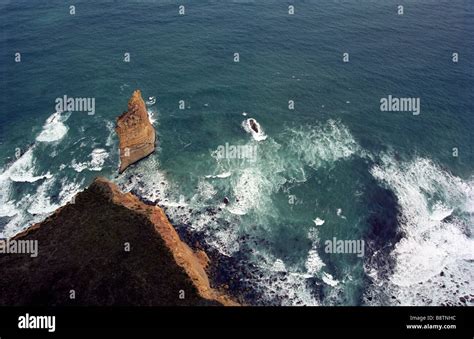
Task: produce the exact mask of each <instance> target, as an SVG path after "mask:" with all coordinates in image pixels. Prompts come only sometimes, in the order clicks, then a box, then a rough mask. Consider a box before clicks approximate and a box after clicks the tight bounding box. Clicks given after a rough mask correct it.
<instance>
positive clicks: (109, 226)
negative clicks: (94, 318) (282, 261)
mask: <svg viewBox="0 0 474 339" xmlns="http://www.w3.org/2000/svg"><path fill="white" fill-rule="evenodd" d="M9 241H10V242H12V241H17V242H18V241H23V242H25V241H37V244H38V247H37V248H38V252H37V256H36V257H31V256H30V255H29V254H0V267H1V273H2V276H1V279H0V292H1V293H0V305H1V306H14V305H18V306H34V305H42V306H58V305H63V306H70V305H80V306H119V305H135V306H180V305H181V306H185V305H216V306H219V305H237V303H235V302H234V301H232V300H231V298H229V297H228V296H227V295H226V294H225V293H224V292H222V291H219V290H216V289H215V288H212V287H211V286H210V282H209V279H208V276H207V273H206V266H207V265H208V264H209V258H208V257H207V255H206V254H205V253H204V252H203V251H194V250H192V249H191V248H190V247H188V245H186V244H185V243H184V242H183V241H181V239H180V237H179V236H178V234H177V233H176V231H175V229H174V228H173V226H172V225H171V224H170V223H169V221H168V218H167V217H166V215H165V213H164V212H163V211H162V210H161V208H160V207H158V206H153V205H147V204H145V203H144V202H142V201H140V200H139V199H138V198H137V197H136V196H134V195H133V194H131V193H122V192H121V191H120V190H119V188H118V187H117V186H116V185H115V184H113V183H111V182H109V181H108V180H106V179H104V178H97V179H96V180H95V181H94V182H93V183H92V184H91V185H90V186H89V188H87V189H86V190H85V191H83V192H81V193H79V194H78V195H76V197H75V199H74V203H69V204H67V205H65V206H63V207H61V208H59V209H58V210H57V211H56V212H55V213H54V214H53V215H51V216H49V217H48V218H47V219H46V220H44V221H43V222H41V223H39V224H36V225H33V226H31V227H30V228H28V229H27V230H26V231H24V232H22V233H20V234H18V235H17V236H15V237H14V238H12V239H9Z"/></svg>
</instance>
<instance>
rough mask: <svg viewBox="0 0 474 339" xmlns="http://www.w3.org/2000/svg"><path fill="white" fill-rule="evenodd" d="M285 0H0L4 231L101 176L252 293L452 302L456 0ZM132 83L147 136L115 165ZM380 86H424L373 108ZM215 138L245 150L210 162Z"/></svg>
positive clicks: (317, 299) (463, 15)
mask: <svg viewBox="0 0 474 339" xmlns="http://www.w3.org/2000/svg"><path fill="white" fill-rule="evenodd" d="M292 3H293V5H294V6H295V14H294V15H289V14H288V5H289V4H288V3H287V2H281V1H184V2H182V3H180V4H182V5H184V6H185V7H184V8H185V15H179V12H178V11H179V8H178V4H177V3H175V2H173V1H97V2H93V1H76V2H75V4H74V5H75V6H76V8H75V11H76V12H75V15H70V13H69V11H70V8H69V6H70V4H65V3H63V2H61V1H42V2H33V1H3V0H2V1H0V32H1V35H0V46H1V49H0V76H1V81H0V85H1V88H0V90H1V95H0V107H2V109H1V113H0V185H1V186H0V232H1V235H2V236H4V237H7V236H12V235H14V234H15V233H17V232H18V231H20V230H21V229H23V228H25V227H27V226H28V225H30V224H31V223H33V222H38V221H41V220H43V219H44V218H45V217H46V216H47V215H49V214H50V213H51V212H53V211H54V210H55V209H56V208H58V207H59V206H61V205H63V204H65V203H67V202H68V201H70V199H71V198H72V196H73V195H74V194H75V193H77V192H78V191H80V190H82V189H84V188H85V187H87V185H88V184H90V182H91V181H92V180H93V178H94V177H95V176H98V175H101V176H105V177H108V178H110V179H111V180H113V181H115V182H117V183H118V184H119V185H120V186H121V187H122V188H123V189H124V190H126V191H133V192H134V193H136V194H138V195H140V196H141V197H142V198H143V199H145V200H147V201H150V202H153V203H157V204H158V205H160V206H162V207H163V208H164V209H165V211H166V213H167V214H168V216H169V218H170V220H171V221H172V222H173V224H174V225H175V226H176V227H177V229H178V231H179V232H180V234H181V235H182V236H183V237H184V238H185V239H187V240H188V241H189V242H190V243H191V244H192V245H193V244H194V243H195V242H196V241H197V242H199V244H200V246H201V247H204V248H205V249H206V250H207V251H208V252H209V253H211V255H212V257H213V259H214V261H215V263H216V265H215V268H214V270H213V272H212V275H213V279H214V281H215V283H216V284H223V285H224V284H225V285H228V286H229V288H230V289H231V291H232V293H235V295H237V296H238V297H239V298H241V300H243V301H246V302H248V303H251V304H263V305H302V304H304V305H424V304H429V305H438V304H447V303H450V304H458V303H461V304H462V301H460V299H459V298H460V297H463V296H465V295H469V294H471V295H472V294H473V286H472V284H473V281H474V279H473V278H474V268H473V266H472V262H473V260H474V256H473V255H474V244H473V238H472V231H473V213H474V192H473V187H474V186H473V185H474V182H473V174H474V171H473V165H474V158H473V153H472V144H473V135H472V128H473V127H474V121H473V113H474V107H473V102H474V101H473V99H474V91H473V83H474V82H473V81H474V74H473V69H474V68H473V66H474V65H473V63H474V62H473V60H474V48H473V45H472V41H474V39H473V32H474V6H473V3H472V1H467V0H466V1H464V0H454V1H428V0H425V1H404V2H403V3H404V11H405V13H404V14H403V15H397V5H398V2H397V1H391V0H380V1H355V0H354V1H349V0H342V1H294V2H292ZM346 52H347V53H349V62H347V63H344V62H343V53H346ZM15 53H21V62H15ZM124 53H130V62H124V60H123V59H124ZM234 53H239V56H240V61H239V62H238V63H237V62H234ZM453 53H459V61H458V62H457V63H454V62H453V61H452V54H453ZM135 89H140V90H141V91H142V93H143V96H144V98H145V99H148V97H152V96H154V97H156V103H155V104H150V105H149V107H148V109H149V113H150V116H151V119H152V120H153V123H154V125H155V128H156V130H157V136H158V142H157V149H156V152H155V153H154V154H153V155H151V156H150V157H148V158H147V159H146V160H144V161H142V162H140V163H138V164H137V165H135V166H132V167H130V168H129V169H128V170H127V171H125V173H123V174H122V175H118V174H117V172H118V171H117V170H118V150H117V143H118V140H117V136H116V135H115V132H114V123H115V118H116V117H117V116H118V115H119V114H120V113H122V112H123V111H124V110H125V109H126V105H127V100H128V98H129V97H130V96H131V94H132V92H133V90H135ZM64 95H68V96H70V97H86V98H94V99H95V105H96V106H95V114H94V115H88V114H87V113H86V112H66V113H57V114H55V112H56V111H55V99H56V98H58V97H63V96H64ZM388 95H392V96H394V97H410V98H412V97H414V98H420V103H421V111H420V114H419V115H413V114H412V113H410V112H382V111H381V110H380V99H381V98H383V97H387V96H388ZM180 100H183V101H184V106H185V109H183V110H181V109H179V102H180ZM289 100H293V101H294V109H293V110H291V109H289V107H288V102H289ZM244 113H245V114H244ZM248 118H254V119H256V120H257V121H258V123H259V124H260V126H261V127H262V128H263V130H264V133H265V135H266V139H265V140H260V141H258V140H255V139H254V138H253V136H252V135H251V133H247V132H246V131H245V129H244V128H243V127H242V123H243V122H244V121H245V120H246V119H248ZM226 143H228V144H229V145H234V146H252V147H255V148H254V149H255V150H256V157H255V159H250V160H249V159H229V158H224V159H222V158H219V157H218V156H216V152H215V151H216V150H217V149H218V148H219V146H222V145H225V144H226ZM453 148H457V149H458V153H459V154H458V156H457V157H454V156H453ZM225 197H227V198H228V200H229V203H228V204H227V205H226V204H225V203H224V202H223V201H224V198H225ZM333 238H336V239H339V240H363V241H364V244H365V247H364V249H365V251H364V255H363V256H360V257H359V256H357V255H354V254H348V253H345V254H334V253H328V252H327V251H326V250H325V241H326V240H332V239H333ZM471 299H472V298H471Z"/></svg>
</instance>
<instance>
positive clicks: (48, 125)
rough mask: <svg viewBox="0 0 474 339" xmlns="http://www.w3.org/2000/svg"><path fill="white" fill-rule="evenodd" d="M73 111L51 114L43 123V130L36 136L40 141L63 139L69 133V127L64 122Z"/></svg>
mask: <svg viewBox="0 0 474 339" xmlns="http://www.w3.org/2000/svg"><path fill="white" fill-rule="evenodd" d="M70 115H71V112H65V113H60V112H56V113H53V114H52V115H50V116H49V118H48V119H47V120H46V122H45V124H44V125H43V130H42V131H41V133H40V134H39V135H38V136H37V137H36V141H39V142H54V141H59V140H61V139H62V138H63V137H64V136H65V135H66V133H67V131H68V127H67V126H66V125H65V124H64V122H65V121H66V120H67V119H68V118H69V116H70Z"/></svg>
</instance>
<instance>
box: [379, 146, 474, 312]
mask: <svg viewBox="0 0 474 339" xmlns="http://www.w3.org/2000/svg"><path fill="white" fill-rule="evenodd" d="M371 173H372V175H373V176H374V177H375V178H376V179H378V180H379V181H380V182H381V183H383V184H384V185H386V186H388V187H389V188H390V189H391V190H392V191H393V192H394V193H395V195H396V196H397V199H398V204H399V206H400V209H401V215H400V216H399V220H398V221H399V225H400V227H401V229H402V231H403V235H404V237H403V238H402V239H401V240H400V241H399V243H397V244H396V246H395V249H394V250H393V252H392V256H393V258H394V259H395V262H396V266H395V271H394V273H393V275H392V276H391V278H390V281H389V282H387V283H386V284H385V285H384V288H385V289H386V290H387V291H390V292H389V293H391V294H393V295H394V296H395V297H396V299H395V300H397V302H400V303H402V304H406V305H416V304H427V303H432V304H436V305H439V304H441V303H445V302H450V303H453V304H455V303H457V302H459V300H458V298H459V297H460V296H464V295H466V294H469V293H470V292H472V291H471V289H470V287H469V284H466V283H465V280H466V276H470V277H471V278H470V279H468V280H471V281H472V277H473V276H474V267H473V264H472V261H473V260H474V241H473V239H472V237H470V236H468V234H469V233H470V232H467V229H468V227H471V226H470V225H469V220H470V219H469V216H467V217H466V216H465V214H466V210H465V207H466V206H469V205H470V204H472V200H471V199H472V190H473V187H474V186H473V183H472V181H471V182H469V181H464V180H462V179H460V178H458V177H456V176H453V175H452V174H450V173H449V172H447V171H445V170H443V169H441V168H440V167H439V166H437V165H436V164H434V163H433V162H432V161H431V160H429V159H425V158H416V159H414V160H413V161H411V162H407V163H398V162H397V161H396V160H395V159H394V158H393V157H391V156H387V155H385V156H383V157H382V164H381V165H376V166H374V167H373V168H372V169H371ZM448 217H449V218H448ZM442 272H443V273H442ZM447 272H449V273H447ZM466 273H467V275H466ZM448 274H449V277H448Z"/></svg>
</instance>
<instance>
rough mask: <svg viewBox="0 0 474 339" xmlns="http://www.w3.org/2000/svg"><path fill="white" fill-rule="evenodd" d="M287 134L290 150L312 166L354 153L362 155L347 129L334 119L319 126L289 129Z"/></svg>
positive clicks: (331, 161)
mask: <svg viewBox="0 0 474 339" xmlns="http://www.w3.org/2000/svg"><path fill="white" fill-rule="evenodd" d="M288 134H289V135H288V140H289V145H288V147H289V149H290V151H292V152H294V153H295V154H296V155H297V156H298V159H301V161H303V163H304V164H305V165H309V166H311V167H312V168H318V167H320V166H322V165H324V164H327V163H333V162H335V161H337V160H339V159H345V158H349V157H351V156H352V155H354V154H356V153H359V154H360V155H363V153H362V152H361V149H360V147H359V145H358V143H357V142H356V141H355V140H354V138H353V136H352V134H351V133H350V131H349V129H348V128H347V127H346V126H344V125H343V124H342V123H340V122H338V121H335V120H329V121H328V122H327V123H326V124H324V125H320V126H310V127H303V128H299V129H291V130H289V133H288Z"/></svg>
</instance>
